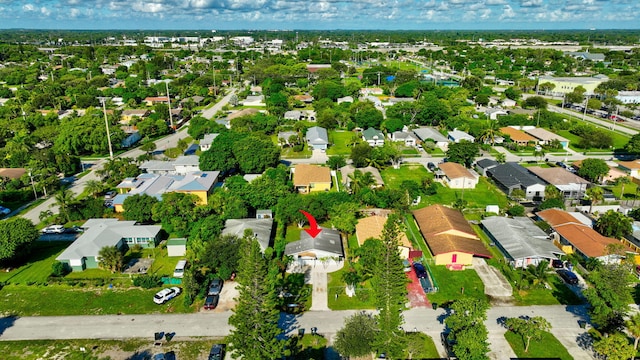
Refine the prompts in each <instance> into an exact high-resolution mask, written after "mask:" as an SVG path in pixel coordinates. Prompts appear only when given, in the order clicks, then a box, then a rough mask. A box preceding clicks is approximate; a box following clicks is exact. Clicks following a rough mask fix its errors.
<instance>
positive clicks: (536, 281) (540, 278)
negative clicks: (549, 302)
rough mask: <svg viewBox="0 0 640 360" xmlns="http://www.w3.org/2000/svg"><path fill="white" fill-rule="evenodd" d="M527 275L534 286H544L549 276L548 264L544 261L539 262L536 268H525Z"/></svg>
mask: <svg viewBox="0 0 640 360" xmlns="http://www.w3.org/2000/svg"><path fill="white" fill-rule="evenodd" d="M527 273H528V275H529V277H530V278H531V280H532V281H531V282H532V283H533V285H534V286H541V285H544V283H546V282H547V280H549V277H550V276H551V275H550V274H549V262H548V261H546V260H544V261H540V262H539V263H538V265H537V266H533V265H529V266H528V267H527Z"/></svg>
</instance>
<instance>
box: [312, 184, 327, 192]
mask: <svg viewBox="0 0 640 360" xmlns="http://www.w3.org/2000/svg"><path fill="white" fill-rule="evenodd" d="M310 185H311V186H310V188H311V189H310V190H309V191H311V192H314V191H329V190H331V183H330V182H328V183H311V184H310Z"/></svg>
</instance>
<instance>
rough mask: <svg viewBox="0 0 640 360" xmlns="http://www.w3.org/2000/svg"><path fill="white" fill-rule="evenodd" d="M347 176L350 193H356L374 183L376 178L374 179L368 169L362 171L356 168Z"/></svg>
mask: <svg viewBox="0 0 640 360" xmlns="http://www.w3.org/2000/svg"><path fill="white" fill-rule="evenodd" d="M348 177H349V180H350V182H349V188H350V189H351V193H352V194H357V193H359V192H360V191H361V190H362V189H366V188H368V187H370V186H371V185H373V184H375V183H376V179H374V177H373V174H371V173H370V172H368V171H367V172H362V171H360V170H358V169H356V170H355V171H354V172H353V173H352V174H349V175H348Z"/></svg>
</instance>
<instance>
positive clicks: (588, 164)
mask: <svg viewBox="0 0 640 360" xmlns="http://www.w3.org/2000/svg"><path fill="white" fill-rule="evenodd" d="M608 173H609V165H607V163H606V162H605V161H604V160H602V159H593V158H588V159H584V160H583V161H582V165H580V169H579V170H578V175H580V176H582V177H584V178H585V179H587V180H589V181H591V182H600V180H601V179H602V177H603V176H604V175H606V174H608Z"/></svg>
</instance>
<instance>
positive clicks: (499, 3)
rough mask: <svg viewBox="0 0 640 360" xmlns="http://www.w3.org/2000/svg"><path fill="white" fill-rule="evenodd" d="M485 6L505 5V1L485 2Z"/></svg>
mask: <svg viewBox="0 0 640 360" xmlns="http://www.w3.org/2000/svg"><path fill="white" fill-rule="evenodd" d="M486 4H487V5H506V4H507V2H506V0H487V2H486Z"/></svg>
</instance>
